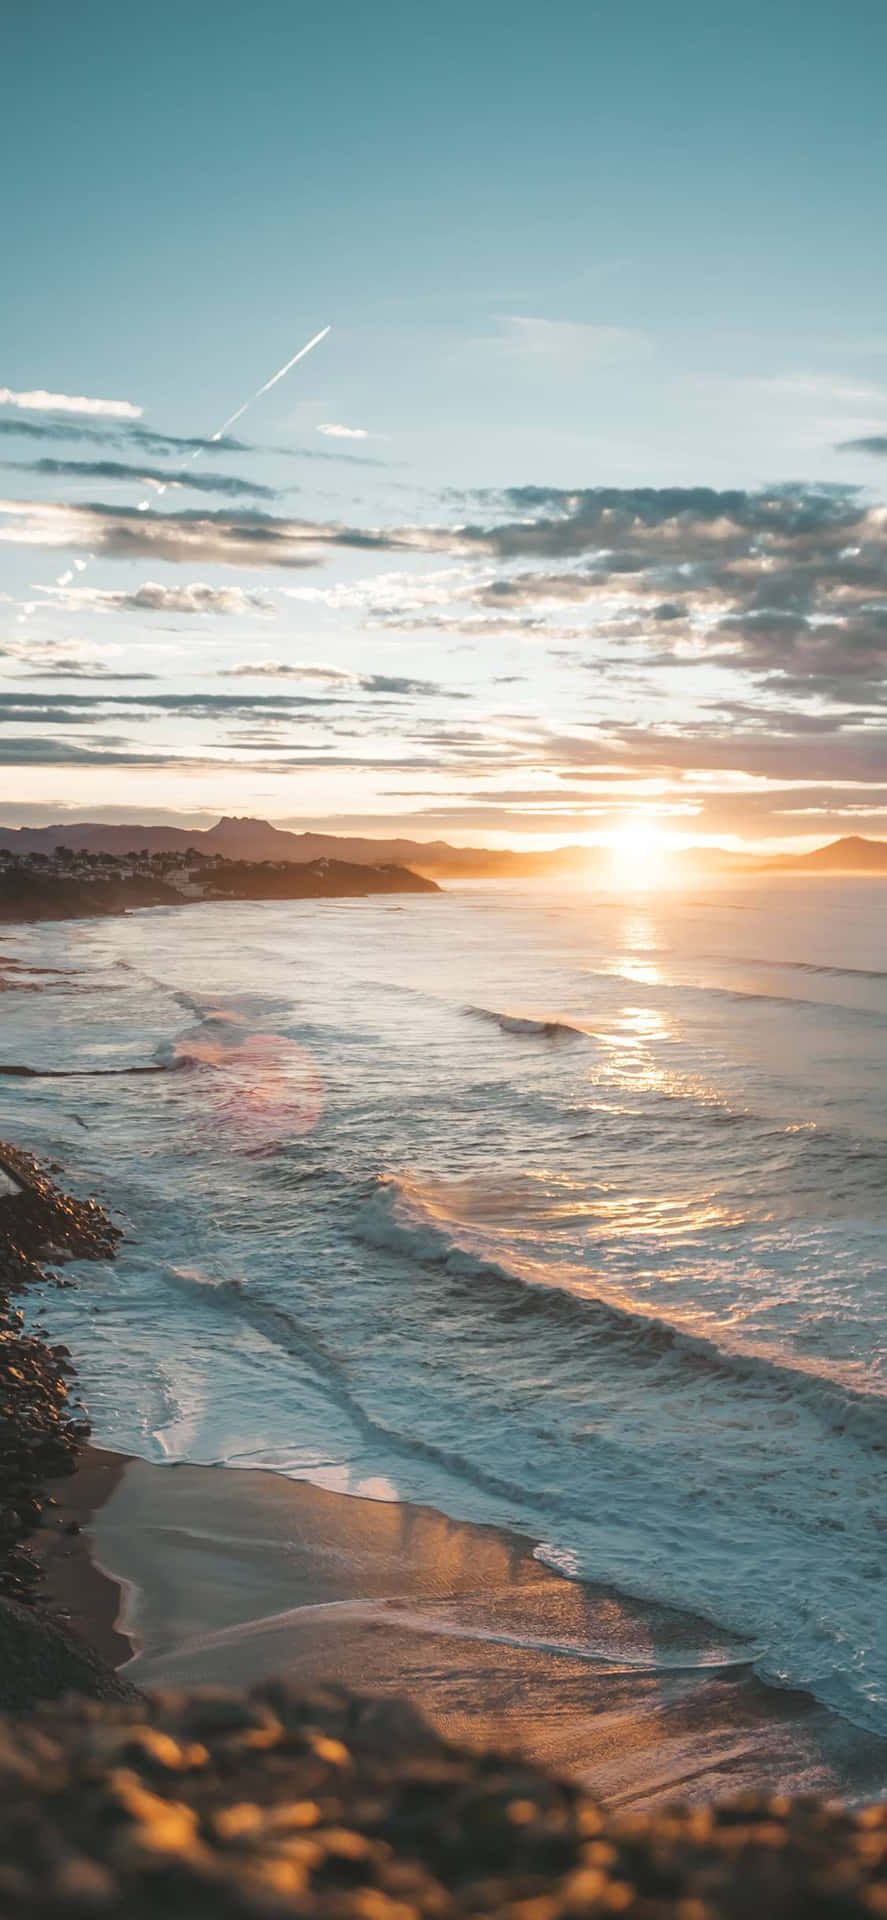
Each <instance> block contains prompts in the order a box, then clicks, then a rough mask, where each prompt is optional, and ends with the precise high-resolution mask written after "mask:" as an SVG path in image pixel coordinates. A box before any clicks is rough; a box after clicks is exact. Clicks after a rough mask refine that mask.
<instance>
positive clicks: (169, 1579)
mask: <svg viewBox="0 0 887 1920" xmlns="http://www.w3.org/2000/svg"><path fill="white" fill-rule="evenodd" d="M62 1499H63V1502H64V1504H63V1505H62V1504H60V1506H59V1509H58V1515H59V1518H60V1519H62V1520H63V1521H64V1516H66V1515H68V1514H70V1515H71V1516H72V1517H73V1518H75V1519H77V1520H78V1523H79V1524H82V1525H83V1526H84V1529H85V1532H84V1534H83V1536H79V1537H75V1538H76V1539H77V1546H76V1547H75V1548H74V1549H73V1551H71V1552H70V1553H69V1554H67V1555H65V1554H63V1555H58V1554H54V1555H50V1556H49V1557H48V1558H47V1559H46V1560H45V1562H44V1568H45V1576H46V1580H47V1584H48V1587H49V1591H50V1594H51V1596H52V1598H53V1599H54V1600H56V1601H58V1600H60V1599H62V1595H63V1593H64V1594H66V1595H67V1600H66V1601H64V1600H63V1601H62V1603H63V1604H68V1605H71V1604H72V1598H73V1601H74V1604H75V1605H76V1608H77V1612H76V1616H75V1618H76V1625H77V1627H78V1630H79V1632H80V1633H81V1634H82V1635H84V1636H85V1637H87V1638H92V1640H93V1644H94V1645H96V1646H97V1647H98V1648H100V1650H101V1651H102V1652H103V1654H104V1655H105V1657H108V1656H109V1654H110V1655H111V1657H113V1658H114V1664H115V1665H117V1666H118V1669H119V1671H120V1673H121V1677H122V1678H124V1679H125V1680H127V1681H129V1682H131V1683H133V1684H134V1685H135V1686H137V1687H139V1688H145V1689H147V1690H148V1691H151V1690H153V1689H154V1688H157V1687H160V1688H169V1687H173V1688H179V1687H183V1686H192V1685H200V1684H210V1685H216V1686H217V1685H225V1686H237V1687H243V1688H248V1687H251V1686H254V1685H256V1684H259V1683H261V1682H263V1681H265V1680H267V1679H269V1678H271V1677H272V1676H274V1677H279V1676H282V1677H285V1678H286V1679H287V1680H288V1681H289V1682H291V1683H292V1684H293V1685H295V1686H297V1687H298V1688H300V1689H306V1690H307V1689H310V1688H312V1687H314V1686H316V1685H317V1684H318V1683H320V1682H321V1681H326V1682H329V1681H334V1682H336V1683H339V1684H341V1685H344V1686H346V1687H348V1688H349V1689H352V1690H354V1691H358V1692H369V1693H371V1694H374V1695H382V1696H401V1697H402V1696H404V1695H406V1696H407V1697H408V1698H409V1700H410V1702H411V1704H412V1705H414V1706H415V1707H417V1708H418V1709H419V1710H420V1711H421V1712H422V1713H423V1714H424V1715H425V1716H426V1717H427V1719H428V1720H429V1721H430V1722H431V1724H432V1726H433V1727H435V1729H436V1730H437V1731H438V1732H440V1733H442V1734H443V1735H444V1736H445V1737H446V1738H448V1739H450V1740H454V1741H456V1742H458V1743H464V1744H467V1745H469V1746H475V1747H477V1746H482V1747H491V1746H495V1747H498V1748H500V1749H506V1750H510V1751H519V1752H520V1753H521V1754H522V1755H523V1756H524V1757H525V1758H527V1759H529V1760H531V1761H533V1762H535V1763H537V1764H542V1765H545V1766H548V1767H551V1768H553V1769H554V1770H555V1771H556V1772H559V1773H561V1774H566V1775H568V1776H570V1777H573V1778H575V1779H578V1780H580V1781H581V1782H582V1784H583V1786H584V1787H585V1788H586V1789H588V1790H589V1791H591V1792H592V1793H594V1794H595V1796H596V1797H598V1798H599V1799H600V1800H602V1801H603V1802H604V1803H605V1804H606V1805H609V1806H611V1807H614V1808H615V1807H632V1808H642V1807H643V1808H646V1807H652V1806H656V1805H661V1804H664V1803H666V1802H669V1801H674V1800H676V1799H682V1800H687V1801H690V1802H696V1803H700V1802H708V1801H711V1800H713V1799H715V1798H717V1797H723V1796H724V1795H728V1794H731V1793H735V1792H738V1791H746V1790H752V1789H754V1790H756V1791H763V1790H767V1789H770V1790H774V1789H775V1790H781V1791H787V1792H794V1793H820V1794H825V1795H828V1796H830V1797H831V1796H834V1797H842V1798H849V1799H850V1800H853V1801H864V1800H868V1799H872V1798H874V1797H876V1796H877V1795H879V1794H883V1792H884V1790H885V1784H887V1741H884V1740H880V1739H878V1738H877V1737H876V1736H873V1735H867V1734H864V1733H862V1732H860V1731H858V1730H857V1729H856V1728H854V1727H852V1726H851V1725H850V1724H849V1723H848V1722H845V1721H843V1720H841V1719H840V1718H839V1717H837V1716H835V1715H833V1714H831V1713H829V1712H828V1711H827V1710H826V1709H824V1708H822V1707H820V1706H819V1705H818V1704H817V1703H816V1702H815V1701H814V1700H813V1699H812V1697H811V1696H809V1695H807V1694H804V1693H800V1692H787V1691H786V1692H782V1691H780V1690H778V1689H775V1688H772V1687H769V1686H765V1685H764V1684H763V1683H762V1682H761V1681H759V1680H758V1679H757V1678H756V1677H755V1675H754V1674H753V1672H752V1670H751V1665H750V1654H749V1656H748V1657H747V1658H745V1657H743V1656H742V1650H741V1649H737V1648H736V1646H735V1644H734V1645H733V1646H726V1645H723V1644H719V1638H718V1635H717V1634H716V1632H714V1630H713V1629H712V1628H711V1627H710V1626H708V1625H707V1624H706V1623H705V1622H702V1621H698V1620H694V1619H693V1618H692V1617H690V1616H684V1615H681V1614H678V1613H675V1612H671V1611H669V1610H666V1609H661V1608H654V1607H651V1606H646V1605H643V1604H642V1603H640V1602H634V1601H630V1600H628V1599H626V1598H625V1597H624V1596H621V1595H617V1594H615V1593H613V1592H612V1591H608V1590H606V1589H604V1588H595V1587H593V1586H590V1585H587V1584H585V1583H579V1582H576V1581H571V1580H567V1579H566V1578H564V1577H563V1576H562V1575H560V1574H558V1573H556V1572H554V1571H552V1570H551V1569H550V1568H548V1567H547V1566H544V1565H543V1564H542V1563H540V1561H538V1560H537V1559H535V1558H534V1555H533V1544H532V1542H531V1541H529V1540H527V1539H523V1538H521V1537H520V1536H519V1535H513V1534H508V1533H505V1532H502V1531H500V1530H499V1529H496V1528H494V1527H485V1526H476V1525H471V1524H468V1523H464V1522H456V1521H451V1520H449V1519H448V1518H446V1517H445V1516H444V1515H443V1514H440V1513H438V1512H436V1511H435V1510H434V1509H431V1508H426V1507H419V1506H410V1505H408V1504H405V1503H395V1502H388V1501H372V1500H367V1499H364V1498H360V1497H356V1496H351V1495H346V1494H341V1493H329V1492H327V1491H326V1490H325V1489H322V1488H319V1487H316V1486H314V1485H312V1484H310V1483H307V1482H302V1481H294V1480H289V1479H286V1478H285V1477H284V1476H282V1475H277V1474H274V1473H269V1472H267V1471H264V1470H256V1469H244V1468H227V1467H220V1466H209V1467H195V1466H189V1465H176V1466H155V1465H153V1464H151V1463H148V1462H146V1461H143V1460H138V1459H127V1458H126V1457H125V1456H122V1455H119V1454H106V1453H103V1452H102V1450H101V1449H96V1448H95V1447H92V1448H90V1449H89V1450H88V1452H87V1454H86V1456H85V1460H84V1464H83V1466H82V1468H80V1469H79V1470H78V1473H77V1474H75V1476H74V1477H73V1479H72V1480H70V1481H68V1482H67V1483H66V1485H65V1488H64V1490H63V1494H62ZM118 1605H119V1606H120V1615H119V1617H118V1616H117V1607H118ZM109 1633H110V1634H111V1635H112V1636H113V1638H112V1639H109V1637H108V1636H109ZM130 1647H134V1648H135V1651H134V1652H132V1653H131V1654H130V1652H129V1649H130Z"/></svg>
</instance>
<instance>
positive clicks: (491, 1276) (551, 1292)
mask: <svg viewBox="0 0 887 1920" xmlns="http://www.w3.org/2000/svg"><path fill="white" fill-rule="evenodd" d="M357 1224H358V1231H359V1233H360V1236H361V1238H363V1239H365V1240H367V1241H369V1243H370V1244H371V1245H374V1246H379V1247H383V1248H386V1249H388V1250H389V1251H391V1252H394V1253H397V1254H400V1255H401V1256H405V1257H407V1258H408V1259H410V1260H412V1261H414V1262H416V1263H417V1264H419V1265H422V1266H434V1267H438V1268H441V1267H442V1268H444V1269H445V1270H446V1272H447V1274H448V1275H449V1276H450V1278H451V1279H452V1280H453V1281H454V1282H455V1283H456V1284H457V1285H463V1286H464V1285H467V1286H469V1287H470V1289H471V1292H472V1295H473V1297H474V1298H476V1297H477V1296H478V1294H479V1293H480V1292H481V1290H482V1291H483V1293H484V1295H485V1296H486V1298H487V1299H488V1300H490V1301H491V1302H494V1303H495V1304H497V1305H498V1306H499V1307H500V1309H501V1310H502V1311H503V1312H505V1313H506V1314H507V1315H508V1317H509V1319H510V1320H512V1321H514V1320H515V1319H526V1320H536V1321H540V1322H541V1321H545V1322H548V1323H552V1322H554V1323H555V1324H557V1326H558V1327H559V1328H562V1329H571V1330H573V1331H574V1332H575V1334H576V1337H577V1339H578V1338H582V1337H589V1336H590V1337H591V1339H592V1340H593V1343H594V1349H595V1352H596V1353H597V1352H598V1351H599V1349H600V1345H601V1343H602V1342H603V1343H606V1345H607V1347H608V1348H609V1350H610V1352H611V1354H612V1355H613V1356H614V1357H615V1351H616V1349H617V1348H622V1349H623V1351H624V1352H625V1355H626V1358H628V1357H629V1355H630V1356H631V1359H632V1361H633V1362H635V1363H637V1361H638V1360H639V1359H640V1360H644V1359H646V1360H647V1361H648V1362H650V1361H657V1362H663V1361H664V1362H665V1364H666V1365H667V1366H669V1367H671V1368H672V1369H673V1370H675V1372H677V1373H678V1374H689V1375H692V1376H693V1377H694V1378H697V1377H698V1375H699V1373H700V1372H701V1371H704V1372H705V1373H707V1374H708V1375H709V1376H710V1377H712V1378H720V1379H722V1380H724V1381H725V1382H727V1383H728V1384H729V1385H730V1386H733V1387H737V1388H739V1390H740V1391H742V1390H743V1389H748V1388H750V1389H752V1390H753V1391H755V1392H757V1393H758V1394H765V1395H767V1396H768V1397H769V1398H771V1399H772V1400H775V1401H778V1403H779V1405H780V1407H781V1408H782V1409H783V1410H784V1409H785V1408H786V1406H788V1407H791V1406H795V1407H796V1408H797V1409H798V1410H804V1411H806V1412H807V1413H809V1414H812V1415H813V1416H814V1418H816V1419H817V1420H818V1421H819V1422H820V1424H821V1425H823V1426H825V1427H827V1428H829V1429H830V1430H831V1431H832V1432H834V1433H836V1434H841V1435H847V1436H848V1437H850V1438H851V1439H853V1440H854V1441H856V1442H857V1443H858V1444H860V1445H864V1446H866V1447H868V1448H870V1449H872V1450H874V1451H877V1452H879V1453H880V1452H887V1399H885V1398H884V1397H883V1396H882V1395H880V1394H877V1393H870V1392H867V1391H866V1390H865V1389H864V1388H859V1387H853V1386H850V1385H849V1384H846V1383H844V1382H842V1381H840V1380H837V1379H835V1378H833V1377H832V1376H830V1375H828V1374H825V1373H819V1372H808V1371H806V1370H805V1369H804V1368H802V1367H800V1366H793V1365H791V1364H789V1363H787V1362H786V1361H784V1360H781V1359H777V1358H774V1357H772V1356H771V1355H770V1354H767V1353H764V1352H761V1351H759V1350H757V1349H751V1348H749V1349H744V1348H742V1347H739V1346H735V1347H734V1346H727V1345H723V1346H721V1345H719V1344H718V1343H717V1342H716V1341H714V1340H713V1339H711V1338H710V1337H709V1336H708V1335H707V1334H699V1333H694V1332H692V1331H691V1330H689V1329H688V1328H686V1327H682V1326H680V1325H678V1324H677V1323H675V1322H673V1321H670V1320H664V1319H662V1318H661V1317H659V1316H658V1315H655V1314H646V1313H644V1312H642V1311H640V1310H638V1309H637V1308H635V1307H631V1306H625V1305H621V1304H619V1303H617V1302H616V1301H613V1300H607V1299H604V1298H603V1297H601V1296H598V1295H592V1294H587V1293H581V1294H580V1293H577V1292H574V1291H573V1290H571V1288H570V1287H569V1286H568V1285H566V1284H564V1282H563V1281H559V1280H558V1279H557V1278H556V1277H554V1275H553V1274H552V1271H551V1269H550V1268H549V1269H542V1268H539V1267H534V1266H532V1265H531V1264H530V1263H528V1264H527V1267H526V1269H525V1270H523V1271H521V1270H519V1269H518V1267H517V1266H513V1267H512V1266H507V1265H505V1264H503V1263H502V1262H499V1261H494V1260H489V1259H487V1258H485V1257H484V1256H483V1255H482V1254H477V1253H474V1252H472V1251H471V1250H470V1249H469V1248H466V1247H464V1246H461V1245H460V1244H459V1241H458V1240H457V1239H456V1238H455V1233H456V1232H457V1231H458V1227H457V1225H456V1223H455V1222H452V1221H447V1220H445V1219H444V1218H443V1217H442V1215H441V1213H440V1211H439V1210H435V1209H434V1208H433V1207H432V1206H429V1205H427V1204H426V1203H425V1202H424V1201H423V1198H422V1196H421V1193H420V1190H419V1189H417V1188H415V1187H414V1186H412V1184H411V1183H410V1182H408V1181H400V1180H397V1179H396V1178H393V1177H392V1176H390V1175H382V1176H380V1178H379V1180H378V1182H377V1185H376V1189H375V1192H374V1193H373V1194H372V1196H371V1197H370V1199H369V1200H368V1201H366V1202H365V1204H364V1206H363V1209H362V1211H361V1214H360V1216H359V1219H358V1223H357ZM566 1277H567V1276H566V1275H565V1279H566Z"/></svg>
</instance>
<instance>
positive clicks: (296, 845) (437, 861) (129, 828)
mask: <svg viewBox="0 0 887 1920" xmlns="http://www.w3.org/2000/svg"><path fill="white" fill-rule="evenodd" d="M59 845H62V846H68V847H71V848H72V849H74V850H76V851H78V852H81V851H82V852H89V853H112V854H126V853H129V852H130V851H133V850H136V851H141V850H142V849H143V848H144V849H147V850H148V852H150V853H176V852H184V851H185V850H186V849H188V848H190V847H193V848H194V849H195V850H196V851H197V852H199V853H207V854H213V853H219V854H224V856H225V858H226V859H230V860H288V861H293V862H297V863H298V864H300V865H301V864H303V863H305V864H307V863H308V862H310V861H313V860H318V859H324V858H326V859H337V860H344V861H348V862H350V863H352V864H354V865H357V866H400V867H410V868H411V869H412V870H413V871H414V872H417V873H423V874H426V875H428V876H429V877H431V878H439V877H447V876H448V877H449V878H451V879H508V878H514V879H520V878H526V879H533V878H544V877H545V876H546V875H549V876H556V875H557V874H564V875H568V874H570V873H572V872H575V871H577V870H585V871H587V870H588V868H589V866H592V867H594V865H595V864H597V862H599V861H600V862H603V861H605V860H606V859H608V858H609V852H608V849H606V848H599V847H587V846H583V845H580V844H578V843H577V842H576V841H567V842H565V843H564V844H563V845H562V846H560V847H554V848H552V849H551V850H549V851H548V852H542V853H540V852H521V851H519V850H518V849H516V848H511V847H460V846H454V845H452V844H451V843H450V842H449V841H447V840H428V841H423V840H410V839H407V838H406V837H404V836H403V835H398V836H395V837H394V838H392V839H377V838H371V837H369V836H365V835H360V834H334V833H314V832H311V831H303V832H293V831H292V830H291V829H289V828H287V827H276V826H274V825H273V823H272V822H271V821H269V820H261V819H253V818H252V817H250V816H248V815H243V816H238V815H234V814H223V815H222V816H221V817H220V819H218V820H217V821H216V822H215V825H214V826H212V827H205V828H197V827H195V828H188V827H174V826H138V825H125V824H124V825H118V824H116V823H115V822H112V821H104V822H102V821H89V820H83V821H66V822H63V823H58V824H51V825H49V826H46V827H2V826H0V848H2V849H3V850H4V851H7V852H10V853H44V852H51V851H52V850H53V849H54V848H55V847H56V846H59ZM672 857H673V858H674V859H675V860H677V861H678V862H680V864H682V865H683V864H684V863H686V864H688V865H689V864H691V862H692V863H693V864H694V865H695V866H697V867H699V866H704V868H705V870H706V871H707V872H709V873H727V874H729V873H746V872H748V873H768V872H771V873H772V872H783V873H785V872H797V873H870V874H875V873H884V874H885V875H887V840H873V839H872V840H870V839H866V838H864V837H863V836H862V835H861V834H848V835H846V836H844V837H843V838H841V839H838V840H833V841H829V842H828V843H827V844H826V845H824V846H822V847H816V848H814V849H813V851H812V852H811V853H804V854H778V855H774V854H759V855H755V854H737V853H731V852H728V851H726V850H724V849H721V848H712V847H699V848H688V849H686V850H685V851H684V852H682V853H680V854H676V855H674V856H672Z"/></svg>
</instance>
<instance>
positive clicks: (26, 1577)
mask: <svg viewBox="0 0 887 1920" xmlns="http://www.w3.org/2000/svg"><path fill="white" fill-rule="evenodd" d="M119 1238H120V1234H119V1230H118V1229H117V1228H116V1227H115V1226H114V1225H113V1224H112V1222H111V1221H110V1220H109V1218H108V1216H107V1214H106V1213H105V1212H104V1211H103V1209H102V1208H101V1207H100V1206H98V1205H97V1203H96V1201H94V1200H85V1201H83V1200H74V1199H71V1198H70V1196H68V1195H67V1194H64V1193H62V1192H60V1191H59V1189H58V1188H57V1187H56V1186H55V1185H54V1184H53V1181H52V1180H51V1179H50V1178H49V1176H48V1175H47V1174H46V1173H45V1172H43V1171H42V1170H41V1168H40V1167H39V1165H38V1163H37V1161H35V1160H33V1159H31V1158H30V1157H29V1156H28V1155H27V1154H24V1153H21V1152H19V1151H18V1150H17V1149H16V1148H15V1147H12V1146H9V1145H7V1144H6V1143H5V1142H0V1702H2V1703H3V1704H4V1705H7V1706H10V1705H27V1704H29V1703H30V1702H31V1701H32V1700H35V1699H46V1698H49V1697H53V1696H56V1695H59V1694H61V1693H64V1692H66V1691H67V1690H68V1689H70V1688H74V1687H76V1688H78V1689H81V1690H83V1691H87V1692H91V1693H99V1694H101V1695H103V1696H106V1697H120V1696H123V1695H125V1694H126V1693H127V1692H128V1691H129V1690H128V1689H127V1688H126V1687H125V1686H124V1685H123V1684H122V1683H121V1682H119V1681H118V1680H117V1679H116V1676H115V1675H114V1673H113V1671H112V1670H111V1669H110V1668H108V1667H107V1666H106V1665H105V1663H104V1662H103V1661H102V1660H101V1659H100V1658H99V1657H98V1656H97V1655H96V1654H95V1653H94V1652H93V1650H92V1649H91V1648H90V1647H89V1646H88V1645H87V1644H86V1643H85V1642H81V1641H79V1640H77V1639H76V1638H74V1637H73V1636H71V1635H70V1634H69V1633H68V1631H67V1629H66V1628H65V1626H64V1624H63V1623H62V1622H61V1621H60V1620H57V1619H53V1618H51V1617H50V1615H49V1613H48V1611H47V1608H46V1605H45V1602H44V1600H43V1597H42V1595H41V1580H40V1562H39V1559H38V1558H37V1556H36V1555H35V1553H34V1552H33V1550H32V1542H33V1538H34V1535H35V1533H36V1530H37V1528H38V1527H39V1526H40V1525H41V1522H45V1519H46V1516H47V1512H48V1510H50V1508H51V1500H52V1496H51V1494H50V1492H49V1488H50V1486H51V1483H52V1482H54V1481H57V1480H58V1479H59V1478H60V1477H61V1476H62V1475H65V1474H70V1473H72V1472H73V1471H74V1469H75V1467H76V1465H77V1458H78V1454H79V1451H80V1449H81V1447H82V1445H83V1443H84V1441H85V1440H86V1439H87V1437H88V1435H89V1426H88V1424H87V1422H86V1419H85V1417H84V1415H83V1413H82V1410H81V1409H80V1408H79V1406H78V1405H77V1403H76V1401H72V1398H71V1380H72V1375H73V1371H74V1370H73V1367H72V1365H71V1359H70V1355H69V1353H68V1349H67V1348H66V1347H63V1346H52V1345H50V1344H48V1342H47V1341H46V1340H44V1339H43V1338H42V1337H41V1335H40V1332H39V1330H38V1331H35V1332H33V1333H27V1332H25V1329H24V1323H23V1317H22V1314H21V1312H20V1311H19V1310H18V1308H17V1307H16V1306H15V1304H14V1298H15V1296H16V1295H21V1294H22V1293H24V1292H26V1291H28V1290H29V1289H31V1288H33V1287H36V1286H48V1285H56V1286H64V1285H66V1284H67V1283H66V1282H65V1280H64V1279H63V1278H62V1277H61V1276H60V1275H59V1273H58V1272H57V1270H56V1269H55V1267H53V1266H49V1265H47V1262H52V1261H54V1262H58V1261H60V1260H66V1259H81V1260H83V1259H106V1258H108V1257H109V1255H111V1254H113V1252H114V1249H115V1246H116V1244H117V1241H118V1240H119Z"/></svg>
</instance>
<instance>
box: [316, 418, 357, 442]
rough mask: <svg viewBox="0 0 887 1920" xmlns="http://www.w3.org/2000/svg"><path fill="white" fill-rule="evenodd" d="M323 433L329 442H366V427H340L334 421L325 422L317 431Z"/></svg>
mask: <svg viewBox="0 0 887 1920" xmlns="http://www.w3.org/2000/svg"><path fill="white" fill-rule="evenodd" d="M317 431H318V433H325V434H326V435H327V436H328V438H329V439H330V440H368V439H369V437H370V436H369V434H368V432H367V429H366V427H341V426H339V425H337V423H336V422H335V421H332V420H327V421H325V422H324V423H323V424H322V425H321V426H319V427H318V429H317Z"/></svg>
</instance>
